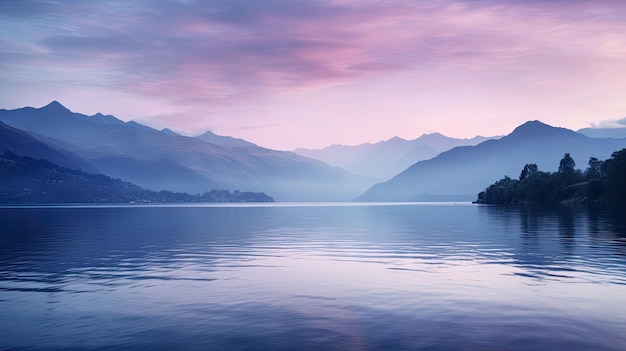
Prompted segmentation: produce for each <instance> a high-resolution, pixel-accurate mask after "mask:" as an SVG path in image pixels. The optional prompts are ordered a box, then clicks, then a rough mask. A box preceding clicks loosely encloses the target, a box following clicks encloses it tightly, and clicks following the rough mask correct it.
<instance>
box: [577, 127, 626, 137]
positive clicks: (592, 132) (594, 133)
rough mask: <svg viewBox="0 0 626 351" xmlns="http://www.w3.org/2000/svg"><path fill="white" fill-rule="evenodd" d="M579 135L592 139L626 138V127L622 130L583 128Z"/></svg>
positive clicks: (621, 128)
mask: <svg viewBox="0 0 626 351" xmlns="http://www.w3.org/2000/svg"><path fill="white" fill-rule="evenodd" d="M578 133H581V134H584V135H586V136H588V137H592V138H626V127H620V128H583V129H580V130H578Z"/></svg>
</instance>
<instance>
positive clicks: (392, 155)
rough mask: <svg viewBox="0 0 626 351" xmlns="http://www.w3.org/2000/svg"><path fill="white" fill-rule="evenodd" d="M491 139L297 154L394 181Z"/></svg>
mask: <svg viewBox="0 0 626 351" xmlns="http://www.w3.org/2000/svg"><path fill="white" fill-rule="evenodd" d="M488 139H489V138H485V137H480V136H477V137H474V138H472V139H455V138H450V137H447V136H445V135H442V134H440V133H431V134H424V135H422V136H420V137H419V138H416V139H413V140H405V139H402V138H400V137H393V138H391V139H389V140H386V141H381V142H378V143H374V144H370V143H365V144H360V145H356V146H347V145H331V146H328V147H326V148H324V149H302V148H301V149H296V150H295V152H296V153H298V154H300V155H303V156H307V157H311V158H315V159H318V160H321V161H324V162H326V163H328V164H330V165H333V166H337V167H341V168H344V169H346V170H348V171H350V172H351V173H354V174H358V175H362V176H366V177H370V178H373V179H377V180H379V181H380V180H387V179H389V178H391V177H393V176H394V175H396V174H398V173H400V172H402V171H403V170H405V169H407V168H408V167H409V166H411V165H412V164H414V163H415V162H417V161H421V160H427V159H430V158H433V157H435V156H437V155H438V154H440V153H441V152H443V151H447V150H449V149H451V148H453V147H456V146H462V145H476V144H478V143H480V142H482V141H485V140H488Z"/></svg>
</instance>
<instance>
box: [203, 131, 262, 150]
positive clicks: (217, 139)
mask: <svg viewBox="0 0 626 351" xmlns="http://www.w3.org/2000/svg"><path fill="white" fill-rule="evenodd" d="M196 138H199V139H202V140H204V141H208V142H209V143H211V144H215V145H219V146H223V147H242V146H258V145H256V144H253V143H251V142H249V141H246V140H243V139H238V138H233V137H229V136H221V135H216V134H213V133H211V132H205V133H203V134H200V135H198V136H197V137H196Z"/></svg>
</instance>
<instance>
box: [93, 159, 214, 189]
mask: <svg viewBox="0 0 626 351" xmlns="http://www.w3.org/2000/svg"><path fill="white" fill-rule="evenodd" d="M90 162H91V164H93V165H94V166H96V167H98V169H101V170H103V172H104V173H106V174H107V175H108V176H109V177H112V178H119V179H124V180H126V181H129V182H131V183H135V184H140V185H141V187H142V188H144V189H148V190H152V191H160V190H170V191H174V192H186V193H191V194H194V193H199V192H200V191H198V187H199V186H202V187H204V188H205V190H206V191H210V190H213V189H220V185H219V184H217V183H216V182H214V181H212V180H210V179H208V178H206V177H203V176H201V175H199V174H197V173H196V172H194V171H192V170H191V169H189V168H187V167H183V166H181V165H180V164H178V163H176V162H174V161H172V160H165V159H138V158H132V157H127V156H103V157H96V158H92V159H90Z"/></svg>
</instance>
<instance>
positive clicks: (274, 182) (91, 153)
mask: <svg viewBox="0 0 626 351" xmlns="http://www.w3.org/2000/svg"><path fill="white" fill-rule="evenodd" d="M0 121H3V122H4V123H6V124H9V125H11V126H13V127H15V128H20V129H23V130H26V131H28V132H29V133H37V134H39V135H42V136H43V137H46V138H50V139H52V140H55V141H56V142H57V143H59V145H64V147H65V148H68V149H70V150H72V151H73V152H74V153H76V154H78V155H79V156H81V157H83V158H84V159H86V160H87V161H89V162H90V163H92V164H95V165H97V167H98V169H100V170H101V171H102V172H103V173H104V174H107V175H116V176H120V177H122V179H124V180H129V181H133V182H134V183H136V184H137V185H139V186H142V187H147V188H149V189H153V190H161V189H170V190H171V189H177V190H179V191H182V190H184V191H187V192H192V193H196V192H198V193H199V192H204V191H206V190H210V189H214V188H218V189H241V190H247V191H255V192H265V193H268V194H271V195H272V196H274V197H275V198H276V199H277V200H281V201H342V200H351V199H352V198H354V197H355V196H357V195H358V194H359V193H362V192H363V191H364V190H365V189H367V187H368V186H369V185H371V182H367V181H366V180H363V179H361V178H359V177H356V176H354V175H352V174H350V173H349V172H346V171H344V170H342V169H339V168H336V167H331V166H329V165H327V164H325V163H323V162H321V161H318V160H313V159H310V158H307V157H303V156H300V155H297V154H295V153H292V152H284V151H275V150H269V149H265V148H262V147H259V146H256V145H254V144H252V143H248V142H245V141H241V140H240V141H237V139H235V138H232V139H229V138H227V137H222V138H213V139H214V142H221V143H226V141H229V142H232V143H235V142H236V144H237V146H236V147H231V146H229V147H226V146H222V145H218V144H215V143H211V142H209V141H207V140H204V139H203V138H199V137H187V136H182V135H178V134H176V133H173V132H172V131H170V130H162V131H159V130H156V129H153V128H150V127H147V126H144V125H141V124H139V123H136V122H133V121H130V122H123V121H121V120H119V119H117V118H115V117H113V116H105V115H102V114H96V115H93V116H86V115H83V114H79V113H74V112H72V111H70V110H68V109H67V108H65V107H63V106H62V105H61V104H60V103H58V102H56V101H55V102H52V103H50V104H49V105H47V106H44V107H42V108H32V107H24V108H20V109H15V110H0ZM204 138H211V135H209V134H206V133H205V134H204ZM216 140H221V141H216ZM172 172H174V173H175V174H171V173H172ZM159 177H160V178H159ZM181 187H184V188H183V189H181Z"/></svg>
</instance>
